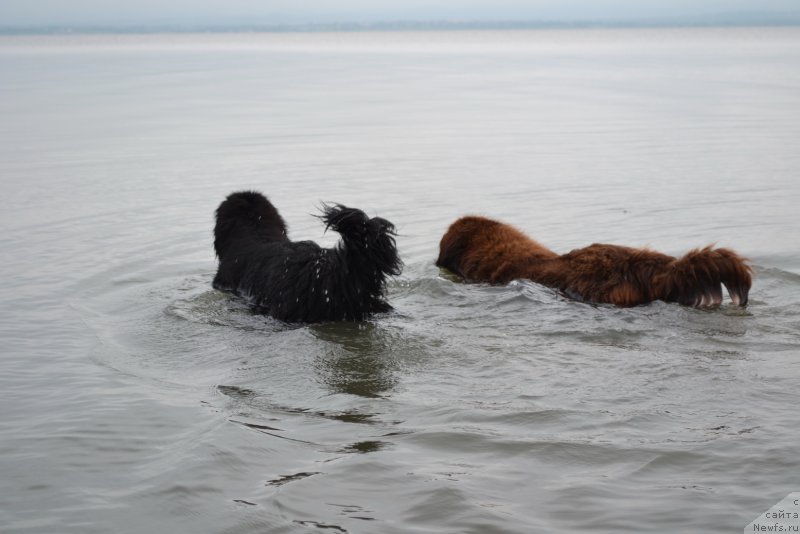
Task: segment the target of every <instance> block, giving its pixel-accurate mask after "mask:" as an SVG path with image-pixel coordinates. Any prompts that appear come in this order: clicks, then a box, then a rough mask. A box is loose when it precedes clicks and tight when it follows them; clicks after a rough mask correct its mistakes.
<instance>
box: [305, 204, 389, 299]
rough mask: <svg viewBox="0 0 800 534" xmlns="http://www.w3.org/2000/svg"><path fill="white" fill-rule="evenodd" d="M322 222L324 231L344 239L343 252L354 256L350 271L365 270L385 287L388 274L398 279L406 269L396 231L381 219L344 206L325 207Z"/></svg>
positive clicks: (325, 205)
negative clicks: (400, 255)
mask: <svg viewBox="0 0 800 534" xmlns="http://www.w3.org/2000/svg"><path fill="white" fill-rule="evenodd" d="M320 219H321V220H322V222H324V223H325V229H326V230H328V229H331V230H333V231H335V232H337V233H339V234H340V235H341V236H342V245H343V246H342V249H343V251H344V252H345V253H346V255H348V256H350V257H352V261H351V262H350V265H349V268H350V269H351V270H353V271H359V270H360V271H365V272H363V275H364V276H369V275H370V274H371V275H372V276H374V277H377V278H379V280H378V281H379V282H380V286H383V283H384V281H385V277H386V276H387V275H392V276H397V275H399V274H400V272H401V271H402V269H403V262H402V261H401V260H400V257H399V256H398V254H397V245H396V243H395V239H394V238H395V236H396V235H397V234H396V233H395V228H394V225H393V224H392V223H390V222H389V221H387V220H386V219H383V218H381V217H372V218H370V217H368V216H367V214H366V213H364V212H363V211H361V210H359V209H355V208H348V207H346V206H342V205H341V204H324V205H323V206H322V215H320Z"/></svg>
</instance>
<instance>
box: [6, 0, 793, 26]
mask: <svg viewBox="0 0 800 534" xmlns="http://www.w3.org/2000/svg"><path fill="white" fill-rule="evenodd" d="M798 9H800V2H798V0H605V1H602V2H601V1H599V0H369V1H364V0H362V1H358V0H136V1H131V0H126V1H123V0H0V26H6V27H8V26H41V25H69V26H78V27H79V26H92V25H114V26H133V25H142V24H144V25H161V24H164V25H173V24H181V25H195V24H199V25H226V24H250V25H258V24H261V25H280V24H306V23H310V24H326V23H332V22H367V23H368V22H380V21H397V20H403V21H426V20H441V19H446V20H461V21H487V22H490V21H508V20H526V21H529V20H534V21H535V20H625V19H643V18H663V17H693V16H703V15H708V14H720V13H723V14H724V13H736V12H753V13H759V14H767V15H768V14H777V13H782V12H797V11H798Z"/></svg>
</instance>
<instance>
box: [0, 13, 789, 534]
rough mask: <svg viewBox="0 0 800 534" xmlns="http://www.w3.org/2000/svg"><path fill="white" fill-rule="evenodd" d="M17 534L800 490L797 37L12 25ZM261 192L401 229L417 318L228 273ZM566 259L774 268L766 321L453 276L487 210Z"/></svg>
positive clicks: (6, 135)
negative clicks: (306, 307) (345, 314)
mask: <svg viewBox="0 0 800 534" xmlns="http://www.w3.org/2000/svg"><path fill="white" fill-rule="evenodd" d="M0 71H2V72H3V83H2V84H0V116H2V117H3V120H2V121H0V141H2V142H0V176H1V177H2V179H1V180H0V195H2V198H3V199H4V208H3V210H2V211H0V225H2V233H1V234H0V245H1V246H2V250H3V251H4V255H3V258H4V259H3V261H2V262H0V274H2V279H3V280H4V283H3V284H2V287H1V288H0V295H2V298H1V299H0V340H2V358H0V400H1V401H2V405H3V406H4V410H3V411H2V415H0V473H2V476H0V525H2V526H3V528H2V530H3V532H14V533H22V532H36V533H40V532H80V533H88V532H103V533H104V532H136V533H138V532H224V533H238V532H292V533H294V532H316V531H320V530H323V531H326V532H350V533H356V532H364V533H384V532H385V533H401V532H402V533H407V532H481V533H490V532H520V533H530V532H609V533H611V532H700V531H702V532H736V531H739V530H740V529H742V528H743V527H744V526H745V525H746V524H747V523H749V522H750V521H752V520H753V519H754V518H755V517H756V516H757V515H758V514H760V513H761V512H763V511H765V510H766V509H767V508H769V507H770V506H771V505H773V504H775V503H777V502H778V501H779V500H780V499H782V498H783V497H784V496H786V495H787V494H788V493H789V492H791V491H798V490H800V482H799V481H798V473H800V446H798V441H800V440H798V425H797V421H798V417H797V406H798V405H800V402H799V401H800V304H798V300H800V239H798V236H800V223H798V220H799V218H798V217H797V214H796V206H797V205H798V202H800V180H799V179H798V178H799V177H800V151H798V150H797V140H798V139H799V138H800V30H798V29H757V28H756V29H731V30H719V29H716V30H714V29H707V30H625V31H618V30H592V31H587V30H581V31H540V32H538V31H513V32H488V31H487V32H441V33H437V32H427V33H377V34H372V33H353V34H298V35H293V34H266V35H261V34H255V35H177V36H170V35H151V36H88V37H87V36H67V37H4V38H0ZM243 188H256V189H259V190H262V191H264V192H265V193H266V194H268V195H269V197H270V198H271V200H273V202H274V203H275V204H276V205H277V206H278V207H279V209H280V210H281V212H282V214H283V216H284V218H285V219H286V220H287V222H288V223H289V226H290V231H291V236H292V237H293V238H296V239H315V240H319V241H321V242H323V243H325V244H328V245H330V244H333V243H334V242H335V236H333V235H323V233H322V228H321V226H320V225H319V222H318V221H317V220H316V219H314V218H313V217H311V216H310V214H312V213H315V212H316V207H317V206H318V205H319V203H320V202H321V201H337V202H342V203H345V204H349V205H354V206H357V207H361V208H363V209H365V210H367V211H368V212H370V213H376V214H380V215H381V216H383V217H386V218H388V219H390V220H392V221H393V222H395V223H396V224H397V226H398V229H399V231H400V233H401V236H400V237H399V239H398V243H399V247H400V251H401V254H402V256H403V258H404V260H405V262H406V268H405V271H404V273H403V275H402V276H401V277H400V278H398V279H397V280H396V281H394V282H393V283H392V284H391V287H390V291H389V298H390V300H391V302H392V303H393V305H394V306H395V308H396V311H395V312H394V313H392V314H389V315H386V316H381V317H376V318H375V319H374V320H372V321H369V322H367V323H364V324H323V325H315V326H287V325H282V324H279V323H277V322H275V321H272V320H270V319H268V318H264V317H260V316H256V315H253V314H251V313H250V311H249V310H248V309H247V307H246V306H245V305H244V304H243V303H242V302H240V301H238V300H237V299H235V298H232V297H231V296H229V295H226V294H223V293H219V292H216V291H214V290H212V289H211V287H210V286H211V279H212V277H213V274H214V270H215V259H214V256H213V251H212V244H211V230H212V224H213V219H212V214H213V210H214V209H215V208H216V205H217V204H218V203H219V202H220V201H221V200H222V198H224V196H225V195H226V194H227V193H229V192H231V191H233V190H237V189H243ZM465 213H480V214H484V215H488V216H493V217H498V218H501V219H503V220H506V221H508V222H512V223H514V224H515V225H516V226H518V227H519V228H521V229H524V230H525V231H527V232H529V233H531V234H532V235H533V236H534V237H536V238H537V239H538V240H540V241H541V242H543V243H545V244H547V245H548V246H551V247H552V248H554V249H556V250H558V251H562V252H563V251H567V250H570V249H572V248H575V247H578V246H584V245H587V244H589V243H591V242H614V243H622V244H628V245H634V246H645V245H649V246H652V247H653V248H655V249H658V250H662V251H665V252H668V253H673V254H680V253H682V252H685V251H686V250H687V249H689V248H692V247H696V246H702V245H705V244H708V243H710V242H716V243H718V244H719V245H722V246H731V247H733V248H736V249H737V250H739V251H740V252H742V253H743V254H745V255H747V256H748V257H750V258H751V259H752V261H753V263H754V265H755V266H756V271H757V279H756V281H755V284H754V287H753V290H752V292H751V304H750V306H749V307H748V308H747V309H746V310H741V309H737V308H734V307H732V306H731V305H730V304H729V302H726V303H725V304H724V305H723V306H722V307H721V308H720V309H718V310H714V311H700V310H695V309H690V308H685V307H680V306H676V305H670V304H664V303H655V304H652V305H648V306H642V307H637V308H633V309H616V308H612V307H607V306H592V305H588V304H583V303H579V302H574V301H570V300H567V299H565V298H563V297H562V296H560V295H558V294H556V293H554V292H553V291H551V290H549V289H546V288H543V287H540V286H537V285H535V284H532V283H528V282H514V283H512V284H510V285H509V286H508V287H487V286H481V285H466V284H460V283H457V281H454V280H452V279H451V278H449V277H447V276H444V275H442V273H440V272H439V271H438V269H436V267H435V266H434V265H433V261H434V260H435V258H436V254H437V246H438V240H439V238H440V236H441V235H442V233H443V232H444V231H445V229H446V228H447V225H448V224H449V223H450V222H452V220H454V219H455V218H456V217H457V216H459V215H463V214H465Z"/></svg>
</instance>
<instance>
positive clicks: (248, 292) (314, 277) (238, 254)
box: [214, 191, 402, 323]
mask: <svg viewBox="0 0 800 534" xmlns="http://www.w3.org/2000/svg"><path fill="white" fill-rule="evenodd" d="M319 218H320V219H321V220H322V221H323V222H324V223H325V229H326V230H327V229H328V228H331V229H333V230H335V231H336V232H338V233H339V234H341V236H342V240H341V241H340V242H339V244H338V245H337V246H336V247H334V248H330V249H325V248H321V247H320V246H319V245H317V244H316V243H314V242H312V241H290V240H289V238H288V237H287V235H286V223H284V222H283V218H281V216H280V214H279V213H278V210H276V209H275V207H274V206H273V205H272V204H271V203H270V202H269V201H268V200H267V199H266V197H264V195H262V194H261V193H257V192H255V191H242V192H238V193H232V194H231V195H229V196H228V198H226V199H225V201H223V202H222V204H220V206H219V208H217V224H216V226H215V227H214V250H215V251H216V253H217V257H219V269H218V270H217V276H216V277H215V278H214V287H215V288H216V289H220V290H223V291H232V292H233V293H236V294H237V295H241V296H243V297H245V298H248V299H250V301H251V303H252V305H253V306H254V308H255V309H256V311H258V312H259V313H265V314H267V315H271V316H272V317H275V318H276V319H280V320H281V321H286V322H304V323H315V322H321V321H340V320H344V321H362V320H364V319H365V318H366V317H367V316H369V315H370V314H373V313H379V312H387V311H389V310H391V309H392V307H391V306H389V304H388V303H387V302H386V301H385V300H384V291H385V289H386V279H387V277H388V276H389V275H399V274H400V271H401V268H402V262H401V261H400V258H399V257H398V256H397V249H396V247H395V241H394V236H395V232H394V225H392V223H390V222H389V221H387V220H385V219H381V218H380V217H374V218H372V219H370V218H369V217H367V215H366V214H365V213H364V212H363V211H361V210H357V209H353V208H346V207H344V206H342V205H339V204H334V205H324V206H323V210H322V215H320V216H319Z"/></svg>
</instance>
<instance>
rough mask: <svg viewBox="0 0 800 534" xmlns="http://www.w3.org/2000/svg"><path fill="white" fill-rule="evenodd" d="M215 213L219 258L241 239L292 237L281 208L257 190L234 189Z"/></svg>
mask: <svg viewBox="0 0 800 534" xmlns="http://www.w3.org/2000/svg"><path fill="white" fill-rule="evenodd" d="M216 217H217V222H216V225H215V226H214V251H215V252H216V253H217V256H218V257H220V258H222V257H223V255H224V254H225V251H226V250H227V249H228V247H229V246H230V245H231V243H232V242H233V241H236V240H239V239H252V240H255V241H259V242H264V243H269V242H274V241H288V239H289V238H288V237H287V236H286V223H285V222H283V218H282V217H281V216H280V214H279V213H278V210H277V209H275V206H273V205H272V203H271V202H270V201H269V200H267V197H265V196H264V195H262V194H261V193H259V192H257V191H239V192H236V193H231V194H230V195H228V197H227V198H226V199H225V200H224V201H223V202H222V204H220V205H219V207H218V208H217V212H216Z"/></svg>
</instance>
